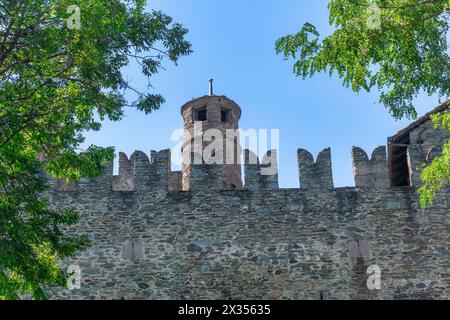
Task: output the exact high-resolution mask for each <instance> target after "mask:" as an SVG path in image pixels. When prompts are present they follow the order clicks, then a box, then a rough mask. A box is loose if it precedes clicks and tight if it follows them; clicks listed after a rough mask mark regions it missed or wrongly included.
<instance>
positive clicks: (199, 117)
mask: <svg viewBox="0 0 450 320" xmlns="http://www.w3.org/2000/svg"><path fill="white" fill-rule="evenodd" d="M206 114H207V113H206V108H203V109H200V110H198V111H197V117H196V120H197V121H206Z"/></svg>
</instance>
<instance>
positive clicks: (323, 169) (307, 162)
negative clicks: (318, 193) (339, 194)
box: [297, 148, 333, 189]
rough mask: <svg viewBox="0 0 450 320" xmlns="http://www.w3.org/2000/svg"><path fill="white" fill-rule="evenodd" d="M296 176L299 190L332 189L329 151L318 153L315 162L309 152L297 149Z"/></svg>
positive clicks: (328, 149)
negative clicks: (297, 176) (298, 181)
mask: <svg viewBox="0 0 450 320" xmlns="http://www.w3.org/2000/svg"><path fill="white" fill-rule="evenodd" d="M297 160H298V174H299V179H300V188H301V189H309V188H316V189H332V188H333V171H332V165H331V149H330V148H327V149H325V150H323V151H322V152H320V153H319V155H318V156H317V160H316V162H314V158H313V156H312V154H311V153H310V152H308V151H307V150H304V149H298V151H297Z"/></svg>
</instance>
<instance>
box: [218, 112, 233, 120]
mask: <svg viewBox="0 0 450 320" xmlns="http://www.w3.org/2000/svg"><path fill="white" fill-rule="evenodd" d="M220 116H221V119H222V122H231V111H230V110H222V111H221V112H220Z"/></svg>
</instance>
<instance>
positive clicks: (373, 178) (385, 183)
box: [352, 146, 390, 188]
mask: <svg viewBox="0 0 450 320" xmlns="http://www.w3.org/2000/svg"><path fill="white" fill-rule="evenodd" d="M352 158H353V174H354V176H355V186H356V187H367V188H370V187H380V188H382V187H386V188H387V187H389V186H390V182H389V169H388V163H387V157H386V147H385V146H380V147H378V148H376V149H375V150H374V151H373V153H372V157H371V159H370V160H369V157H368V156H367V153H366V152H365V151H364V150H363V149H361V148H359V147H353V150H352Z"/></svg>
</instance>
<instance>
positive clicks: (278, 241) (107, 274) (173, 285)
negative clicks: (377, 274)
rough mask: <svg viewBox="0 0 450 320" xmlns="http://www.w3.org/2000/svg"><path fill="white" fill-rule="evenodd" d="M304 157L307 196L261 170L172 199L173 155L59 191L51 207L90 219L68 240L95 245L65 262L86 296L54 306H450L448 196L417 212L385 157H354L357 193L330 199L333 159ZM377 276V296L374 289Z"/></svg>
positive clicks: (198, 181)
mask: <svg viewBox="0 0 450 320" xmlns="http://www.w3.org/2000/svg"><path fill="white" fill-rule="evenodd" d="M383 152H384V153H383ZM274 154H275V155H276V153H274V152H273V151H272V152H270V153H269V154H268V155H267V157H273V155H274ZM298 155H299V174H300V177H299V180H300V182H301V188H300V189H279V188H278V176H277V174H274V175H269V176H266V175H261V170H262V169H263V168H264V167H265V166H266V163H267V161H265V160H264V159H263V161H261V163H260V162H259V161H258V163H257V164H245V165H244V173H245V187H244V190H238V191H226V190H223V183H222V182H223V181H222V179H223V170H221V168H220V167H219V166H207V165H198V166H192V168H191V170H190V173H189V174H190V179H189V181H190V189H189V191H173V190H174V189H176V188H177V187H176V185H178V186H179V175H180V173H176V175H178V178H177V177H176V175H174V178H173V177H172V173H171V172H170V153H169V152H168V151H162V152H152V153H151V156H150V157H148V156H146V155H145V154H144V153H142V152H135V153H134V154H133V155H132V156H131V157H130V159H128V158H127V157H126V156H125V155H121V159H120V168H119V175H118V176H113V173H112V172H113V171H112V165H111V166H110V167H108V168H107V172H106V174H105V175H104V176H103V177H99V178H95V179H92V180H81V181H79V182H78V183H77V184H76V185H71V186H66V185H64V183H56V182H53V186H52V190H51V191H50V192H49V198H50V200H51V203H53V204H54V205H55V206H57V207H60V208H62V207H65V206H70V205H73V206H75V207H77V208H78V209H80V210H81V211H82V212H83V214H84V218H83V220H82V221H81V222H80V223H79V224H78V225H77V226H76V227H74V228H72V229H70V230H68V232H75V233H83V234H87V235H88V236H89V237H90V239H91V241H92V245H91V247H90V248H88V249H87V250H85V251H83V252H80V253H79V255H78V256H77V257H76V258H74V259H69V260H66V261H64V262H63V264H64V265H65V266H67V265H69V264H77V265H78V266H79V267H80V268H81V280H82V284H81V289H75V290H72V291H69V290H60V289H52V290H51V295H52V297H53V298H55V299H66V298H70V299H94V298H95V299H230V298H231V299H253V298H254V299H320V298H323V299H448V298H449V288H450V283H449V281H450V280H449V279H450V277H449V274H448V262H449V261H448V244H449V238H448V234H449V232H448V231H449V228H448V227H449V220H448V219H449V218H448V213H449V206H448V199H449V196H450V190H447V191H445V192H444V193H443V194H442V195H441V196H440V199H438V202H437V203H436V204H435V205H434V206H432V207H430V208H429V209H428V210H427V211H426V212H422V211H421V210H420V209H419V204H418V199H417V193H416V189H415V188H414V187H388V186H386V181H385V179H386V170H387V164H386V159H385V150H383V149H382V148H379V149H377V150H376V151H375V152H374V154H373V155H372V157H371V159H370V160H369V158H368V156H367V154H366V153H365V152H364V151H362V150H361V149H359V148H355V149H354V150H353V162H354V166H355V170H354V171H355V181H356V187H355V188H332V186H333V182H332V174H331V159H330V152H329V150H325V151H324V152H322V153H321V155H320V156H319V157H318V159H317V161H316V162H314V160H313V158H312V156H311V155H310V154H309V153H308V152H307V151H305V150H299V153H298ZM250 156H254V155H253V154H251V153H250V152H249V151H246V152H245V157H246V159H248V158H249V157H250ZM383 157H384V159H383ZM275 158H276V157H275ZM174 181H175V182H174ZM168 189H171V190H172V191H168ZM371 265H377V266H378V267H379V268H380V270H381V290H368V289H367V286H366V281H367V278H368V275H367V274H366V271H367V268H368V267H369V266H371Z"/></svg>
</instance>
